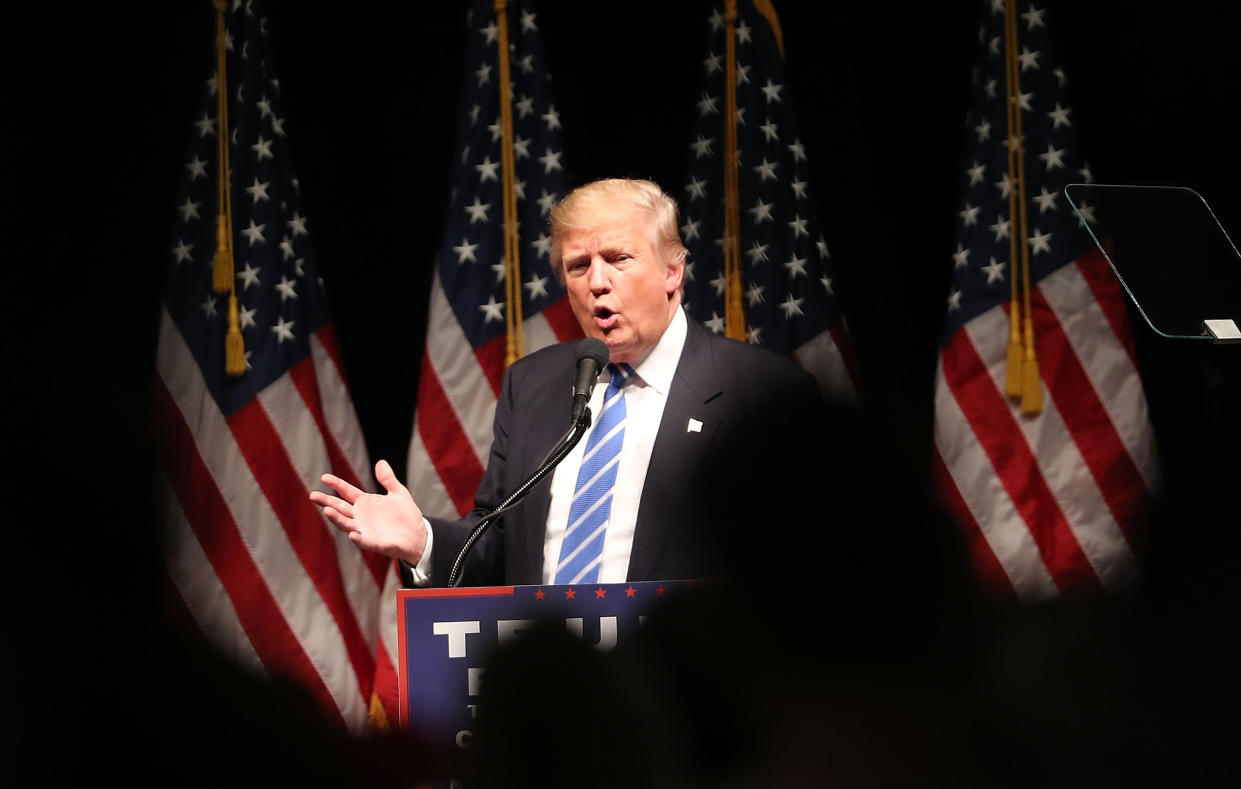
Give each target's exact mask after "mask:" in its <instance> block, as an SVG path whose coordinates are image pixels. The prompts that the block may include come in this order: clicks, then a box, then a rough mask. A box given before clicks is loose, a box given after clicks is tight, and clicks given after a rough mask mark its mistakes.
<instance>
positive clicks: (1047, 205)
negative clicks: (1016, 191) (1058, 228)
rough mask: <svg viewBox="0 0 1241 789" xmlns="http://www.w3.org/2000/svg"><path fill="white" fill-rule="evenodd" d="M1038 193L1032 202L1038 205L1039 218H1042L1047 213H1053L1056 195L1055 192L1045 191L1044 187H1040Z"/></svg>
mask: <svg viewBox="0 0 1241 789" xmlns="http://www.w3.org/2000/svg"><path fill="white" fill-rule="evenodd" d="M1038 192H1039V193H1038V195H1036V196H1035V198H1034V202H1036V203H1038V213H1039V216H1042V215H1043V214H1044V213H1046V212H1048V211H1055V210H1056V197H1058V195H1057V194H1056V193H1055V192H1049V191H1047V187H1046V186H1040V187H1039V190H1038Z"/></svg>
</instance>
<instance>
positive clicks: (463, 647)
mask: <svg viewBox="0 0 1241 789" xmlns="http://www.w3.org/2000/svg"><path fill="white" fill-rule="evenodd" d="M695 585H696V584H695V582H694V581H688V580H686V581H640V582H632V583H616V584H584V585H582V584H579V585H573V586H556V585H547V586H487V587H463V588H455V589H402V590H401V591H399V592H398V593H397V638H398V649H399V658H398V665H397V674H398V688H399V705H400V722H401V726H402V727H403V728H406V729H409V730H411V731H413V732H415V733H417V734H418V735H419V736H420V737H421V738H423V740H424V741H425V742H427V743H428V744H429V745H430V746H431V747H432V748H433V749H437V750H439V751H440V752H453V751H454V750H457V751H461V752H465V751H468V750H469V748H470V745H471V740H472V738H473V722H474V720H475V719H476V718H477V715H478V712H479V696H480V694H481V692H482V689H483V685H484V683H485V682H486V676H485V675H486V671H485V668H486V662H487V660H488V658H489V657H490V656H491V655H492V654H494V652H495V651H496V650H497V649H498V648H499V647H501V646H503V645H504V644H505V643H507V642H508V641H509V640H510V639H515V638H521V637H522V634H523V632H524V631H528V630H530V629H531V628H533V627H535V626H536V625H546V624H547V623H554V624H555V625H556V626H560V623H562V622H563V626H564V627H565V628H566V629H567V630H568V631H569V632H571V633H573V634H575V635H577V636H578V637H580V638H582V639H583V640H584V641H585V642H586V643H587V644H590V645H592V646H594V647H595V648H597V649H600V650H609V649H611V648H613V647H614V646H615V645H616V644H618V643H620V642H622V641H624V640H625V639H627V638H629V637H631V636H633V634H635V633H636V632H637V631H638V630H639V629H640V628H641V627H642V623H643V621H644V619H645V618H646V616H647V614H648V613H649V612H650V611H651V610H652V608H653V607H655V606H657V605H659V603H660V602H661V601H663V600H665V599H668V598H670V597H672V596H674V595H679V594H684V593H685V592H686V590H687V589H689V588H691V587H693V586H695ZM429 785H431V786H443V787H450V786H454V785H458V784H457V782H456V781H455V780H454V779H452V778H451V777H448V776H445V777H444V778H443V779H442V782H441V783H432V784H429Z"/></svg>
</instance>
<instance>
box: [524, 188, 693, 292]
mask: <svg viewBox="0 0 1241 789" xmlns="http://www.w3.org/2000/svg"><path fill="white" fill-rule="evenodd" d="M617 202H624V203H628V204H629V205H631V206H632V207H634V208H637V209H640V210H642V211H646V212H647V214H648V215H649V216H650V218H651V223H650V228H651V242H652V243H653V244H654V245H655V247H656V248H657V249H659V250H661V251H662V252H663V253H664V257H663V260H664V261H666V262H665V263H664V265H667V263H674V262H676V261H679V260H684V259H685V256H686V255H688V254H689V250H688V249H686V248H685V244H683V243H681V233H680V231H679V229H678V218H679V211H678V209H677V202H676V200H673V199H672V198H671V197H669V196H668V195H667V193H665V192H664V190H662V189H660V188H659V185H658V184H656V183H654V182H653V181H647V180H642V179H638V178H602V179H600V180H598V181H591V182H590V183H588V184H584V185H582V186H579V187H577V188H576V189H574V190H573V191H571V192H569V193H568V194H567V195H565V196H564V198H563V199H562V200H560V202H558V203H556V205H555V206H553V207H552V210H551V215H550V217H549V223H550V225H551V263H552V270H553V271H554V272H555V273H556V276H557V277H559V278H560V279H561V281H562V282H563V281H564V270H563V268H562V267H561V261H560V245H559V243H558V242H559V240H560V234H561V233H563V232H564V231H565V230H571V229H575V228H580V227H582V225H581V224H578V220H579V217H581V216H582V215H583V214H591V213H594V211H593V209H595V208H597V207H598V206H611V205H615V204H616V203H617Z"/></svg>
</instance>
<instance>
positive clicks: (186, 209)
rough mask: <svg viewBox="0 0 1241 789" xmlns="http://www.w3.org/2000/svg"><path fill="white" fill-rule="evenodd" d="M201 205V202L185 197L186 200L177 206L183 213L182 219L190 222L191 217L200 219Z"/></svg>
mask: <svg viewBox="0 0 1241 789" xmlns="http://www.w3.org/2000/svg"><path fill="white" fill-rule="evenodd" d="M200 205H202V203H201V202H198V203H195V202H194V201H193V200H191V199H190V198H188V197H187V198H185V202H184V203H182V204H181V205H179V206H177V211H178V212H180V214H181V221H182V222H188V221H190V220H191V219H198V218H199V216H198V207H199V206H200Z"/></svg>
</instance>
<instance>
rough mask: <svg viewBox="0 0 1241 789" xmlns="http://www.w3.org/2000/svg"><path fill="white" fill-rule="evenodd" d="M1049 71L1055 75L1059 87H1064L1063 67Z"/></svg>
mask: <svg viewBox="0 0 1241 789" xmlns="http://www.w3.org/2000/svg"><path fill="white" fill-rule="evenodd" d="M1051 73H1052V74H1055V75H1056V82H1058V83H1059V84H1060V87H1062V88H1063V87H1064V69H1062V68H1058V69H1055V70H1054V71H1052V72H1051Z"/></svg>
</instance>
